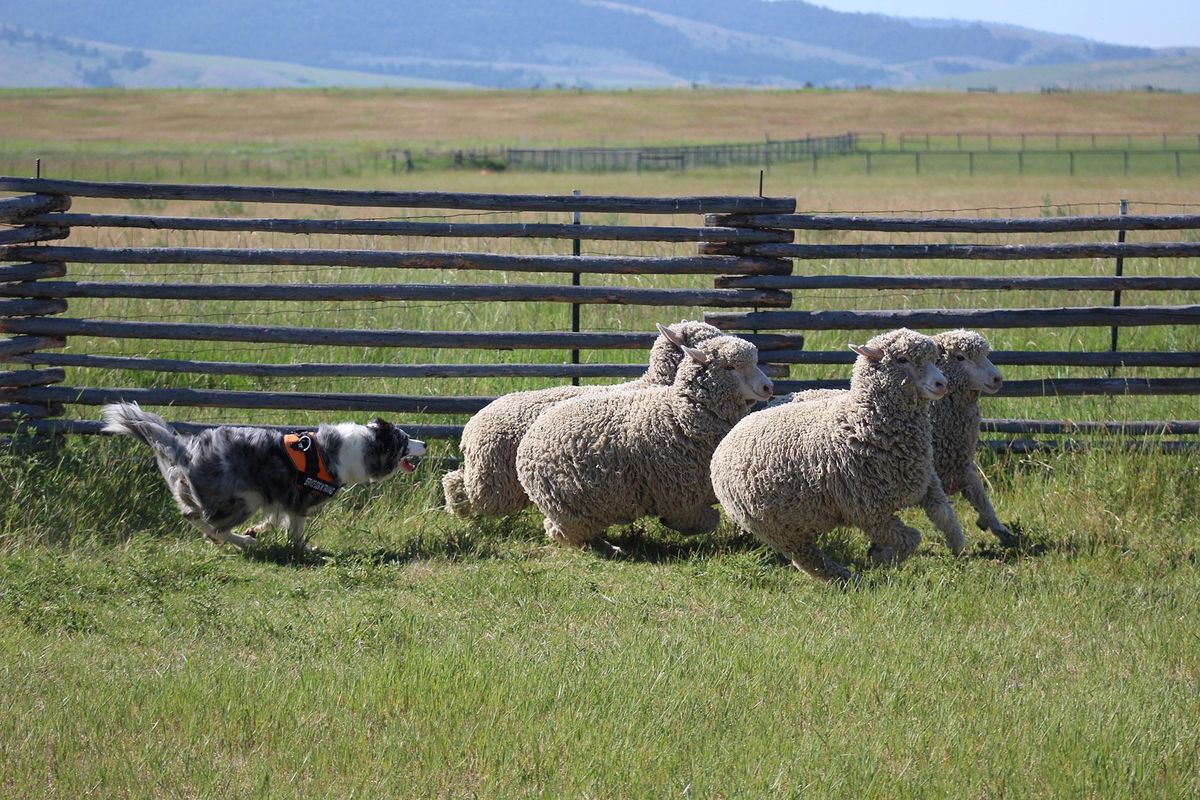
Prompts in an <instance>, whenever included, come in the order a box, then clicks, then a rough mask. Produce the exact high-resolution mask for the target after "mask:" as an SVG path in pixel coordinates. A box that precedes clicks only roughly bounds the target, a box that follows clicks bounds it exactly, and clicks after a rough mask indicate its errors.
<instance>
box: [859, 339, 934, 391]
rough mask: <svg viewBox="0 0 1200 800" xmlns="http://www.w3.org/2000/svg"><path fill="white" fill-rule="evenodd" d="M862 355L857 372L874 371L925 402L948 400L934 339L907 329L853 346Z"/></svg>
mask: <svg viewBox="0 0 1200 800" xmlns="http://www.w3.org/2000/svg"><path fill="white" fill-rule="evenodd" d="M850 349H851V350H853V351H854V352H856V353H858V355H859V363H858V364H857V365H856V366H855V372H856V373H857V372H858V371H859V370H860V369H863V370H870V371H872V372H874V373H875V374H877V375H880V376H881V377H883V378H884V380H886V381H887V382H889V383H891V382H898V384H899V385H900V386H902V387H904V388H905V389H907V390H911V391H913V392H914V393H915V394H916V395H917V397H919V398H921V399H922V400H940V399H941V398H942V397H945V396H946V391H947V390H948V388H949V387H948V384H947V383H946V376H945V375H944V374H943V373H942V371H941V370H940V369H938V366H937V360H938V347H937V345H936V344H935V343H934V341H933V339H931V338H929V337H928V336H925V335H923V334H920V333H916V332H915V331H910V330H908V329H907V328H900V329H899V330H895V331H890V332H888V333H884V334H880V335H879V336H876V337H875V338H873V339H871V340H870V341H869V342H867V343H866V344H865V345H854V344H852V345H850Z"/></svg>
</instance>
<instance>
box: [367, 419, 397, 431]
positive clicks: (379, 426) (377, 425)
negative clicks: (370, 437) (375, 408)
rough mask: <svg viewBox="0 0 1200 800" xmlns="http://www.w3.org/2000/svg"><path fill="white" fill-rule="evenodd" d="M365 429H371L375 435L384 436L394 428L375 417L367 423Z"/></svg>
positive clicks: (385, 421)
mask: <svg viewBox="0 0 1200 800" xmlns="http://www.w3.org/2000/svg"><path fill="white" fill-rule="evenodd" d="M367 427H368V428H371V429H373V430H374V431H375V433H377V434H385V433H390V432H391V430H392V428H393V427H394V426H393V425H392V423H390V422H388V421H387V420H386V419H381V418H379V417H376V418H375V419H373V420H371V421H370V422H368V423H367Z"/></svg>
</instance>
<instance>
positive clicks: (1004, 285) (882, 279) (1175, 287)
mask: <svg viewBox="0 0 1200 800" xmlns="http://www.w3.org/2000/svg"><path fill="white" fill-rule="evenodd" d="M716 286H717V287H718V288H721V289H780V290H795V289H912V290H914V291H915V290H923V289H984V290H996V289H1023V290H1033V291H1041V290H1051V289H1062V290H1074V291H1114V290H1116V291H1135V290H1136V291H1149V290H1153V291H1160V290H1161V291H1190V290H1195V289H1200V275H1151V276H1130V275H1125V276H1120V277H1118V276H1115V275H1005V276H1001V275H755V276H740V275H739V276H721V277H718V278H717V279H716Z"/></svg>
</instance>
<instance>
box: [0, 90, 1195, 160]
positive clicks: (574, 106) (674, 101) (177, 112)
mask: <svg viewBox="0 0 1200 800" xmlns="http://www.w3.org/2000/svg"><path fill="white" fill-rule="evenodd" d="M851 130H853V131H879V132H884V133H888V134H898V133H902V132H926V131H928V132H938V131H992V132H995V133H1005V132H1056V131H1063V132H1069V131H1081V132H1088V133H1092V132H1094V133H1104V132H1112V133H1139V132H1141V133H1162V132H1169V133H1195V132H1200V95H1196V94H1183V95H1164V94H1150V93H1147V94H1140V93H1139V94H1135V93H1121V94H1115V93H1080V94H1047V95H1040V94H1038V95H1035V94H996V95H993V94H967V93H909V92H886V91H861V92H827V91H801V92H794V91H786V92H785V91H737V90H728V91H720V90H709V89H704V90H696V91H638V92H585V93H580V94H577V93H575V92H571V91H547V90H541V91H520V92H458V91H395V90H339V89H333V90H296V91H290V90H270V91H268V90H238V91H218V90H212V91H122V90H105V91H78V90H23V91H8V92H0V141H2V140H10V141H26V142H29V141H38V142H42V143H44V144H48V145H49V144H62V143H73V142H85V143H108V144H114V145H121V144H125V145H132V144H134V143H143V142H168V141H169V142H170V143H172V144H173V145H179V146H183V145H188V144H191V145H203V144H215V143H231V142H245V141H248V140H254V141H264V140H270V141H274V142H276V143H288V144H293V145H298V144H305V143H309V144H315V143H323V142H329V141H333V140H341V141H347V140H349V141H357V142H381V141H393V142H419V143H422V144H425V145H430V144H443V145H456V146H460V145H461V146H472V145H482V144H494V145H500V144H505V145H515V144H518V143H526V144H541V145H557V144H559V143H562V144H572V143H598V142H601V141H605V142H607V143H609V144H617V143H638V142H647V143H649V142H708V141H741V140H755V139H759V138H762V137H763V136H770V137H772V138H778V139H787V138H798V137H801V136H804V135H805V134H806V133H812V134H814V135H820V134H835V133H842V132H845V131H851Z"/></svg>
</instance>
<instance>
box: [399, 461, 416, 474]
mask: <svg viewBox="0 0 1200 800" xmlns="http://www.w3.org/2000/svg"><path fill="white" fill-rule="evenodd" d="M416 468H417V465H416V464H414V463H412V462H411V461H409V460H408V459H407V458H402V459H400V469H402V470H404V471H405V472H412V471H414V470H415V469H416Z"/></svg>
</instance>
